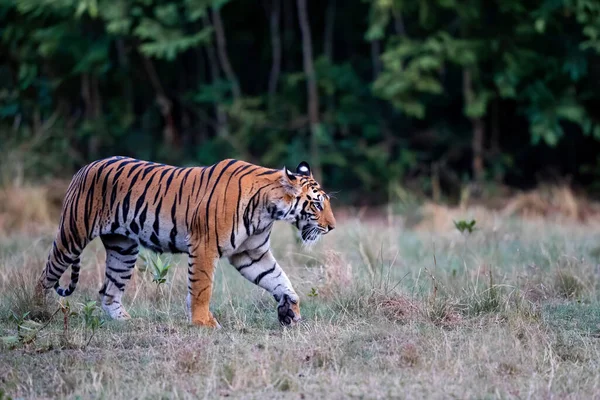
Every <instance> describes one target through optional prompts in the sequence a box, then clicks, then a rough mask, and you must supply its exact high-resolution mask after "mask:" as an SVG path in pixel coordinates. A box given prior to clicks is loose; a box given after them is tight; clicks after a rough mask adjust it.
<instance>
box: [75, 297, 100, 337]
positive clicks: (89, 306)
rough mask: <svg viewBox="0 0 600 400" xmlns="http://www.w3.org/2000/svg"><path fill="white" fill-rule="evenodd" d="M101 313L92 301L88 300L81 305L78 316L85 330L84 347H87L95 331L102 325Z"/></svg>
mask: <svg viewBox="0 0 600 400" xmlns="http://www.w3.org/2000/svg"><path fill="white" fill-rule="evenodd" d="M102 313H103V311H102V310H101V309H100V307H98V305H97V304H96V301H94V300H89V301H86V302H85V303H83V304H81V312H80V315H81V318H82V320H83V326H84V329H85V333H84V341H85V343H86V344H85V347H87V346H89V344H90V342H91V341H92V338H93V337H94V335H95V334H96V331H97V330H98V329H99V328H101V327H102V326H103V325H104V323H105V320H104V318H102V315H103V314H102Z"/></svg>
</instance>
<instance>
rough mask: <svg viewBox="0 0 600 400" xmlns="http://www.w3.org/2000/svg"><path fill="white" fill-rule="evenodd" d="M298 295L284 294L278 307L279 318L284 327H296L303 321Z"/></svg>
mask: <svg viewBox="0 0 600 400" xmlns="http://www.w3.org/2000/svg"><path fill="white" fill-rule="evenodd" d="M299 303H300V301H299V299H298V296H297V295H288V294H284V295H283V297H282V299H281V300H280V301H279V305H278V306H277V317H278V318H279V323H280V324H281V325H282V326H290V325H295V324H296V323H298V322H300V321H301V320H302V316H301V315H300V305H299Z"/></svg>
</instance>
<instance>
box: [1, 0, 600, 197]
mask: <svg viewBox="0 0 600 400" xmlns="http://www.w3.org/2000/svg"><path fill="white" fill-rule="evenodd" d="M274 4H275V2H267V3H265V4H264V7H262V6H259V5H256V4H255V3H252V2H242V1H239V0H238V1H233V0H167V1H157V0H133V1H126V0H110V1H109V0H4V1H1V2H0V53H1V54H2V55H3V57H2V60H0V153H2V155H3V157H2V158H0V171H1V172H2V176H1V177H0V179H1V180H2V181H1V182H0V184H6V183H7V182H12V181H14V180H15V177H18V179H17V180H20V179H21V178H31V177H34V178H38V177H45V176H52V175H61V174H62V175H64V176H66V177H68V176H70V175H71V173H72V172H73V171H74V170H76V169H77V168H78V167H80V166H81V165H83V164H85V163H87V162H89V161H91V160H93V159H97V158H100V157H103V156H110V155H114V154H126V155H132V156H136V157H139V158H145V159H153V160H156V161H162V162H171V163H177V164H188V165H197V164H203V165H206V164H210V163H213V162H215V161H218V160H220V159H223V158H228V157H237V158H242V159H245V160H248V161H252V162H256V163H261V164H264V165H268V166H272V167H281V166H282V165H292V164H296V163H297V162H298V160H300V159H307V160H314V161H315V162H316V161H318V164H319V165H320V166H321V168H322V170H323V171H322V173H323V183H324V184H325V185H326V186H327V187H328V188H331V189H334V190H336V189H341V188H343V189H344V190H345V193H344V196H343V198H342V197H341V198H340V200H341V201H344V202H348V203H353V202H354V203H365V202H367V203H368V202H381V201H385V200H386V199H387V196H388V192H389V187H390V186H393V185H404V184H407V183H414V182H413V181H415V180H418V181H419V182H418V183H417V187H419V188H420V190H422V191H424V192H426V193H429V192H431V191H432V183H431V182H432V168H433V167H432V165H434V164H435V165H440V166H443V169H445V170H444V171H442V172H444V173H445V174H446V176H442V177H441V178H442V179H446V181H451V182H452V183H451V185H454V186H457V185H460V184H461V182H460V181H462V180H463V178H462V177H463V176H468V175H469V173H470V172H471V168H470V167H469V166H468V165H469V163H468V162H466V161H468V158H469V157H471V152H470V151H469V146H470V145H471V143H472V140H471V139H472V135H473V126H474V125H473V122H474V121H479V122H481V123H482V124H483V125H484V145H485V146H486V147H487V146H489V143H490V142H491V140H490V136H491V135H492V134H491V132H494V131H498V132H500V133H499V135H498V136H499V138H498V139H497V142H498V144H499V145H498V146H497V148H496V149H494V151H491V150H492V149H488V148H484V149H483V150H484V151H483V158H484V160H483V161H484V167H485V168H486V169H490V170H495V171H498V170H499V169H501V170H502V173H501V174H500V173H498V174H495V175H496V176H497V175H502V176H504V175H510V174H513V175H518V174H522V173H526V174H528V175H530V176H533V175H534V172H530V171H529V169H528V167H527V166H523V165H522V164H523V162H524V161H528V160H527V159H526V157H525V156H523V154H524V153H526V152H528V151H529V152H531V151H533V149H534V148H535V146H537V147H538V148H540V149H545V150H546V151H548V150H547V148H549V147H554V148H557V149H559V150H561V149H564V148H565V147H568V146H569V144H568V143H567V142H568V141H567V140H566V139H567V138H568V139H569V140H570V139H571V138H576V139H578V140H581V141H585V143H592V144H593V145H594V146H598V145H599V143H598V141H599V140H600V125H599V124H598V120H597V118H596V117H595V115H594V114H593V113H594V110H595V109H596V102H597V101H598V93H600V87H599V85H598V82H599V81H598V79H597V72H596V71H598V62H599V61H598V60H599V59H600V5H599V4H598V2H597V1H595V0H559V1H554V0H544V1H540V2H530V3H527V2H522V1H517V0H509V1H505V2H484V1H481V0H469V1H466V2H458V1H455V0H428V1H421V2H409V1H405V0H365V1H362V2H356V3H353V4H351V5H346V4H345V5H344V6H343V7H342V6H341V5H340V4H339V2H338V3H337V5H334V7H335V10H334V11H335V13H334V15H335V18H334V19H332V21H333V25H330V26H323V23H324V22H323V18H322V15H323V13H322V12H321V11H324V10H315V9H313V8H316V7H320V5H319V4H317V3H315V4H311V5H310V6H309V8H310V10H309V11H310V13H309V16H310V24H311V32H312V42H313V53H314V69H315V75H316V79H317V89H318V95H319V104H320V106H319V123H318V124H317V125H316V128H315V129H311V127H310V123H309V121H308V117H307V114H308V113H307V93H306V79H305V78H306V77H305V73H304V63H303V60H302V54H301V48H302V39H301V36H300V35H299V34H298V32H297V29H295V28H296V27H295V26H294V27H289V26H287V24H288V23H289V21H292V23H294V24H295V23H296V21H297V20H298V19H297V18H295V17H297V15H294V14H295V13H296V8H295V7H291V8H290V9H289V10H287V11H285V13H289V15H288V14H285V13H283V14H285V15H286V17H285V18H283V14H282V15H281V16H280V17H281V18H280V21H279V22H280V24H279V34H280V36H281V37H280V38H279V39H280V42H281V45H282V48H281V59H282V65H280V66H279V70H278V71H277V72H278V74H275V75H273V74H272V73H271V72H272V71H275V70H277V68H276V65H275V63H274V62H273V61H274V60H273V53H272V50H273V48H272V45H273V43H277V42H276V41H275V39H276V37H275V35H274V32H271V31H270V30H269V29H270V24H269V18H270V15H269V13H271V11H272V8H271V7H272V6H273V5H274ZM329 4H330V3H329V2H325V3H323V5H322V7H324V8H326V7H329ZM286 7H287V6H286ZM216 10H218V11H219V15H220V16H221V17H220V19H217V17H216V13H215V12H214V11H216ZM265 11H266V12H267V13H266V14H267V15H266V17H267V18H265ZM241 15H242V16H244V17H243V18H241V17H240V16H241ZM284 20H285V21H288V22H284ZM326 20H327V18H326ZM219 21H220V22H221V23H222V28H223V32H222V33H223V35H224V37H219V36H217V34H218V33H219V29H217V28H219V25H217V23H218V22H219ZM252 21H253V22H252ZM330 22H331V21H329V22H325V23H330ZM361 26H363V27H364V29H362V30H360V29H359V30H357V29H356V28H355V27H361ZM348 27H352V29H349V28H348ZM291 28H294V29H291ZM330 28H331V32H332V34H331V36H327V35H328V33H327V32H329V30H330ZM217 38H219V39H222V40H217ZM328 48H329V49H331V51H330V52H327V51H326V49H328ZM232 75H233V76H232ZM272 77H277V85H276V90H275V92H274V93H270V92H269V87H270V84H269V81H270V80H271V78H272ZM238 86H239V90H238ZM582 137H583V139H581V138H582ZM515 138H517V139H515ZM521 138H523V139H521ZM513 139H514V141H513ZM582 143H583V142H582ZM488 150H490V151H488ZM578 157H579V154H578ZM540 158H542V157H541V156H540ZM555 159H556V157H555ZM555 162H556V163H558V162H559V161H555ZM585 162H586V164H590V163H593V162H594V160H586V161H585ZM436 168H437V167H436ZM595 171H596V170H595V169H589V168H588V170H587V172H585V173H586V174H588V175H590V176H591V177H595V176H597V175H598V172H595ZM565 172H569V173H571V174H580V173H581V174H583V172H580V171H565ZM487 175H488V176H491V175H493V174H487ZM458 177H460V178H458ZM446 186H447V185H446V184H444V185H443V187H444V190H448V191H452V190H455V188H451V189H446Z"/></svg>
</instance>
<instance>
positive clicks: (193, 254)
mask: <svg viewBox="0 0 600 400" xmlns="http://www.w3.org/2000/svg"><path fill="white" fill-rule="evenodd" d="M200 247H201V246H193V245H191V246H190V252H189V260H188V295H187V301H186V305H187V309H188V317H189V318H190V320H191V322H192V323H193V324H194V325H200V326H208V327H211V328H220V327H221V325H219V323H218V322H217V320H216V319H215V317H213V315H212V313H211V312H210V309H209V307H210V299H211V296H212V288H213V278H214V271H215V265H216V264H217V261H218V259H219V257H218V256H217V254H213V253H215V252H214V251H208V250H206V249H201V248H200Z"/></svg>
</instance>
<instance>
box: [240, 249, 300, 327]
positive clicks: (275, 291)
mask: <svg viewBox="0 0 600 400" xmlns="http://www.w3.org/2000/svg"><path fill="white" fill-rule="evenodd" d="M229 262H230V263H231V264H232V265H233V266H234V267H235V268H236V269H237V270H238V271H239V273H240V274H242V276H243V277H244V278H246V279H248V280H249V281H250V282H252V283H254V284H255V285H258V286H260V287H262V288H263V289H265V290H266V291H268V292H269V293H271V294H272V295H273V297H274V298H275V301H277V303H278V305H277V316H278V318H279V323H281V325H291V324H293V323H296V322H298V321H300V320H301V318H302V317H301V316H300V299H299V297H298V295H297V294H296V291H295V290H294V288H293V287H292V283H291V282H290V280H289V279H288V277H287V275H286V274H285V272H283V269H281V267H280V266H279V264H278V263H277V261H276V260H275V257H273V254H272V253H271V250H269V249H268V248H267V250H264V249H260V248H259V249H255V250H247V251H244V252H241V253H238V254H235V255H233V256H231V257H229Z"/></svg>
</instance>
